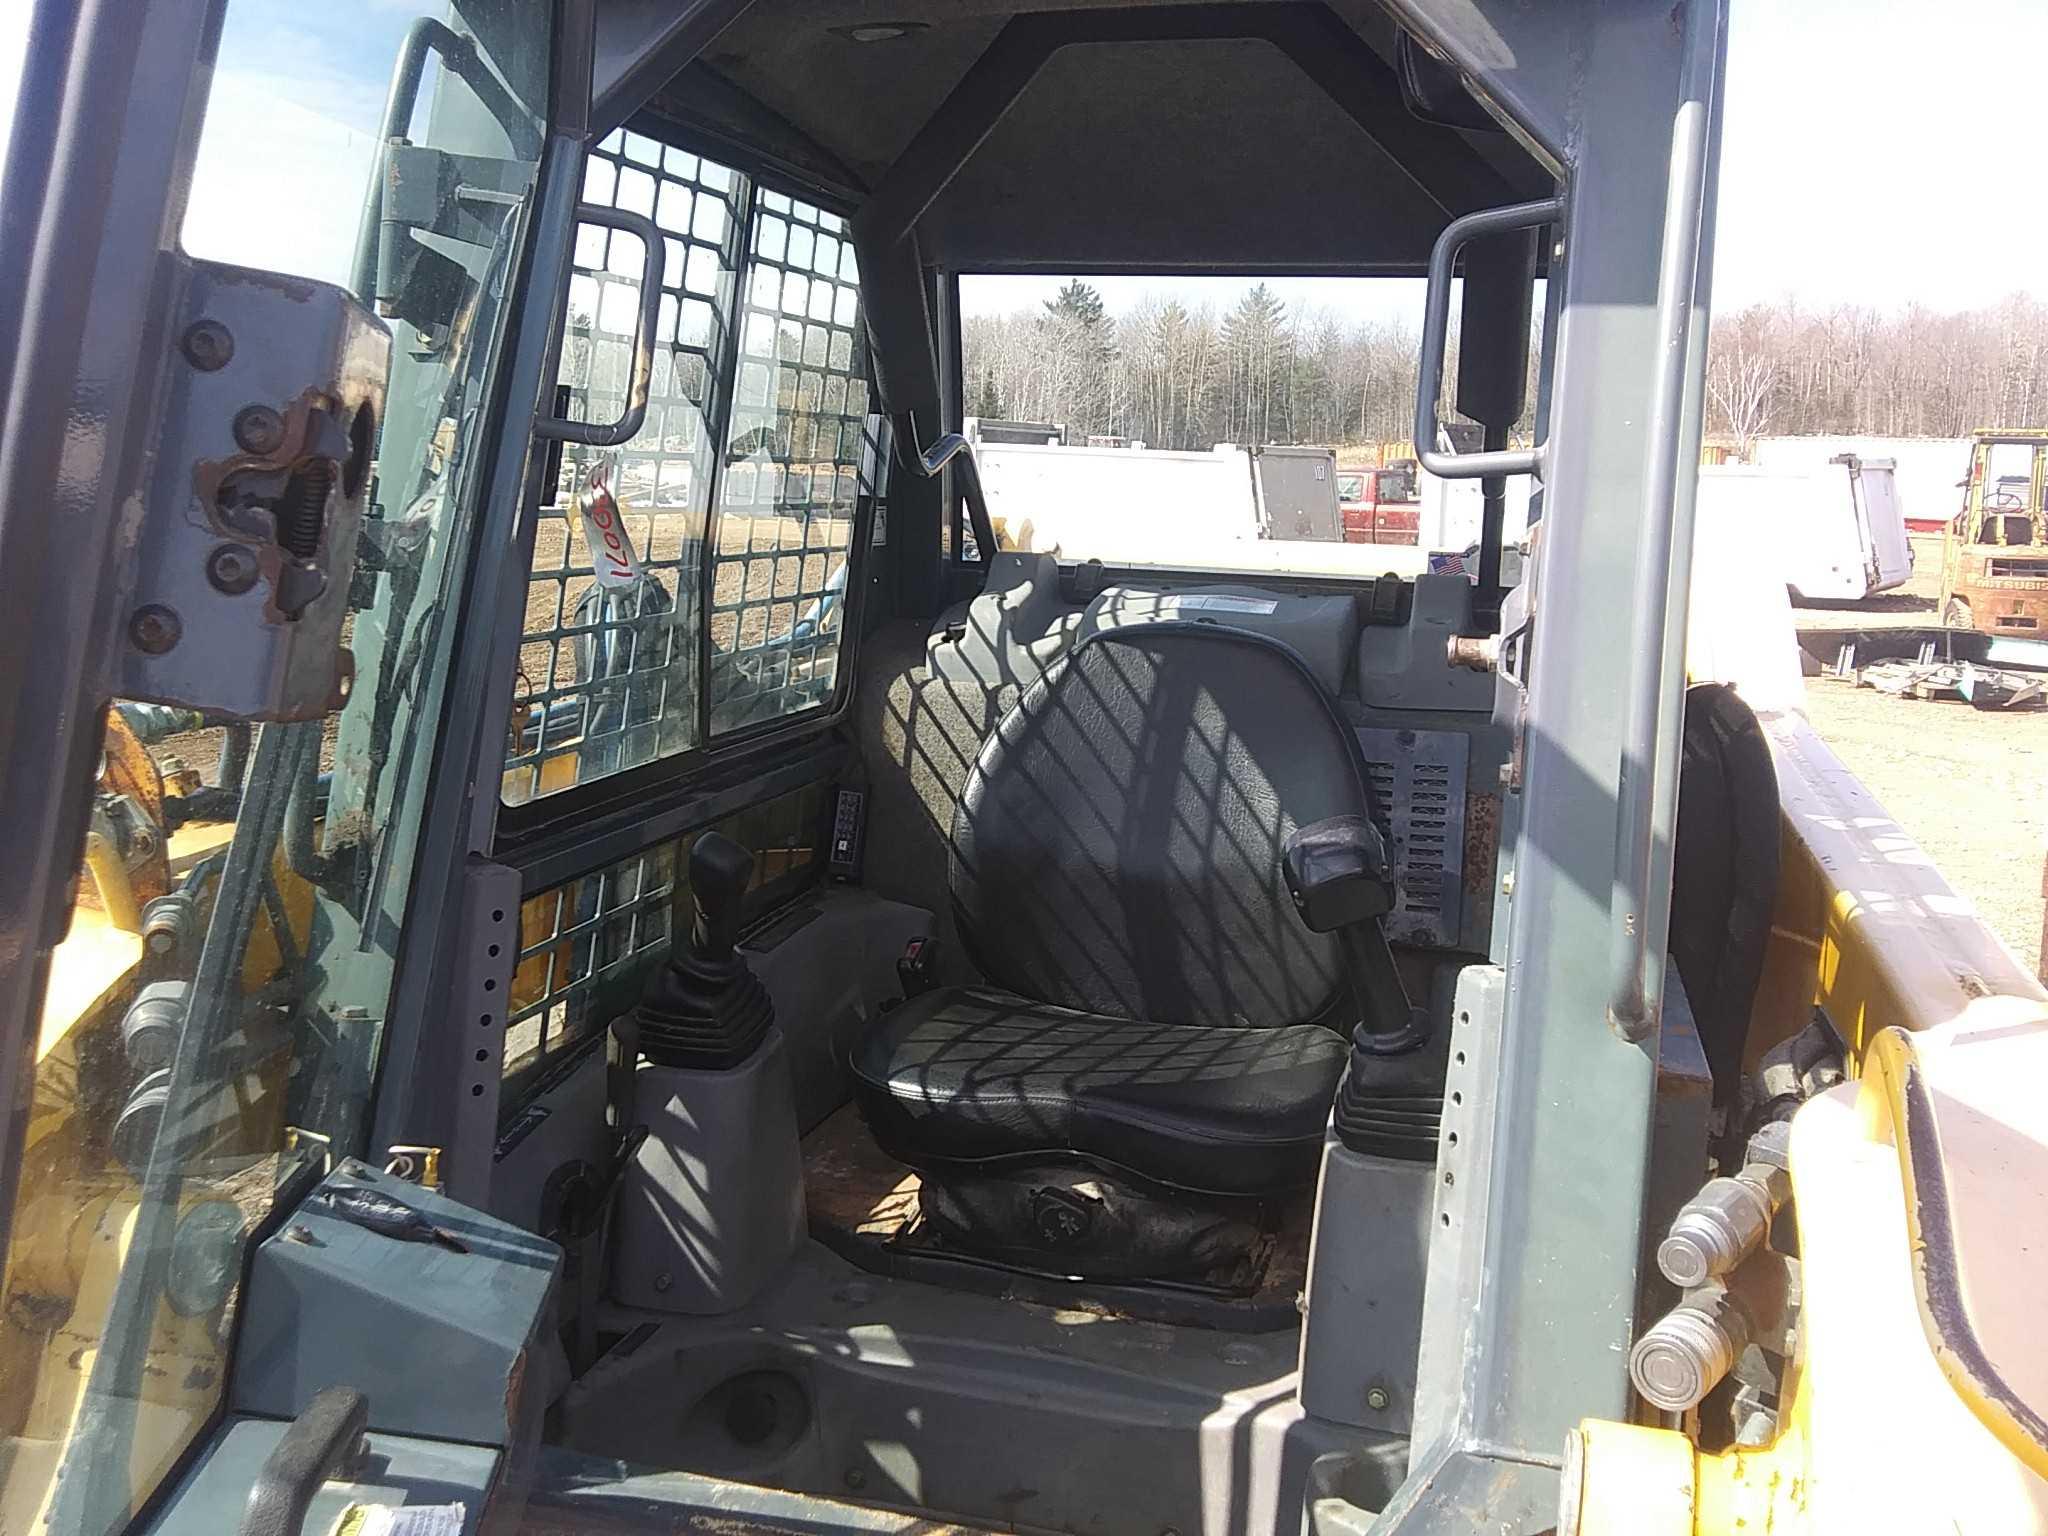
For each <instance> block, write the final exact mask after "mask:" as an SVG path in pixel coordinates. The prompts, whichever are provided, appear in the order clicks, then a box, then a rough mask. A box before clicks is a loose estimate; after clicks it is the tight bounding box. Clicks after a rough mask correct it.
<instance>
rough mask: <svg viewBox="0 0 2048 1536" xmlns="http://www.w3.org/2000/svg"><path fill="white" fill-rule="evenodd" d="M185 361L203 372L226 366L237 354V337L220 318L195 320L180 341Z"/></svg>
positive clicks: (211, 371) (210, 371)
mask: <svg viewBox="0 0 2048 1536" xmlns="http://www.w3.org/2000/svg"><path fill="white" fill-rule="evenodd" d="M180 346H181V348H182V350H183V351H184V353H185V361H186V362H188V363H190V364H191V365H192V366H193V367H194V368H197V369H198V370H199V371H200V372H201V373H213V372H215V371H216V370H218V369H221V368H225V367H227V365H228V360H229V359H230V358H232V357H233V356H234V355H235V338H234V336H233V334H232V333H230V332H229V330H228V328H227V327H226V326H224V325H222V324H221V323H220V322H219V321H218V320H199V321H195V322H194V323H193V324H192V326H191V328H190V329H188V330H187V331H186V332H185V337H184V340H183V341H182V342H181V343H180Z"/></svg>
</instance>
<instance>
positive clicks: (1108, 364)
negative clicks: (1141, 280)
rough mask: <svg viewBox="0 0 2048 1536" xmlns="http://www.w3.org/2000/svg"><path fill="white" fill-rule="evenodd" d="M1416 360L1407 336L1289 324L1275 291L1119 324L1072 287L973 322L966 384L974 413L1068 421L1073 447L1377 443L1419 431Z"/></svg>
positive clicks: (966, 339) (1397, 329)
mask: <svg viewBox="0 0 2048 1536" xmlns="http://www.w3.org/2000/svg"><path fill="white" fill-rule="evenodd" d="M1418 350H1419V338H1418V336H1417V333H1416V332H1415V331H1414V330H1413V329H1411V328H1409V327H1408V326H1406V325H1400V324H1380V323H1374V322H1358V321H1350V322H1347V321H1345V320H1343V319H1342V318H1340V317H1338V316H1336V315H1333V314H1330V313H1328V312H1325V311H1320V310H1305V311H1302V312H1300V313H1298V314H1290V313H1289V312H1288V309H1287V306H1286V305H1285V304H1284V303H1283V302H1282V301H1281V300H1280V299H1279V298H1278V297H1277V296H1276V295H1275V294H1274V293H1273V291H1272V290H1271V289H1269V288H1267V287H1266V286H1265V285H1264V284H1263V283H1260V284H1255V285H1253V286H1252V287H1250V288H1248V289H1247V290H1246V291H1245V293H1244V295H1243V296H1242V297H1241V298H1240V299H1239V300H1238V302H1237V303H1236V304H1235V305H1234V306H1232V307H1231V308H1230V309H1228V310H1226V311H1223V312H1222V313H1220V314H1219V313H1218V312H1217V310H1216V309H1215V307H1213V306H1211V305H1208V304H1197V305H1192V306H1190V305H1185V304H1182V303H1181V302H1180V301H1178V300H1177V299H1173V298H1162V297H1157V296H1150V297H1147V298H1145V299H1142V300H1140V301H1139V302H1138V303H1137V304H1135V305H1134V306H1132V307H1131V308H1130V309H1129V310H1128V311H1126V312H1125V313H1123V314H1121V315H1116V316H1111V315H1110V314H1108V313H1107V311H1106V310H1105V309H1104V308H1103V304H1102V300H1101V297H1100V295H1099V294H1097V293H1096V292H1095V290H1094V289H1093V288H1090V287H1089V286H1088V285H1087V284H1085V283H1081V282H1074V283H1069V284H1068V285H1067V287H1066V288H1065V289H1063V290H1062V291H1061V293H1060V296H1059V297H1058V298H1057V299H1055V300H1052V301H1050V302H1048V303H1046V304H1044V305H1043V306H1041V307H1040V308H1039V309H1038V310H1035V311H1034V310H1019V311H1017V312H1015V313H1013V314H1008V315H977V316H973V317H971V318H969V319H968V320H966V322H965V323H964V324H963V326H962V334H961V375H962V379H963V383H964V389H963V393H964V395H965V397H966V402H967V414H968V415H970V416H992V417H1002V418H1006V419H1010V420H1018V421H1043V422H1053V423H1061V424H1064V425H1065V426H1066V427H1067V429H1068V433H1069V438H1068V440H1069V441H1081V440H1083V438H1084V437H1085V436H1086V435H1109V436H1116V437H1124V438H1134V439H1139V440H1142V441H1143V442H1145V443H1147V444H1149V445H1150V446H1152V447H1154V448H1184V449H1206V448H1209V447H1211V446H1213V445H1214V444H1216V443H1224V442H1246V443H1271V442H1282V443H1284V442H1298V443H1310V442H1322V443H1337V442H1378V441H1381V440H1392V439H1398V438H1401V437H1404V436H1405V435H1406V434H1407V432H1408V430H1409V426H1410V424H1411V422H1412V420H1413V413H1414V409H1415V367H1416V355H1417V352H1418Z"/></svg>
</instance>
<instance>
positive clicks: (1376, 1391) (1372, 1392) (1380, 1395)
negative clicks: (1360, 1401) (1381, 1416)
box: [1365, 1387, 1393, 1413]
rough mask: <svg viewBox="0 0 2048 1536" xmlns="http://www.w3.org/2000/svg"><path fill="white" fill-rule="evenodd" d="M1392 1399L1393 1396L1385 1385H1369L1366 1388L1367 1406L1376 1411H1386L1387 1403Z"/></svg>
mask: <svg viewBox="0 0 2048 1536" xmlns="http://www.w3.org/2000/svg"><path fill="white" fill-rule="evenodd" d="M1392 1401H1393V1398H1391V1397H1389V1396H1388V1395H1387V1389H1386V1388H1385V1387H1367V1388H1366V1389H1365V1406H1366V1407H1368V1408H1370V1409H1371V1410H1372V1411H1373V1412H1374V1413H1385V1412H1386V1410H1387V1405H1388V1404H1389V1403H1391V1402H1392Z"/></svg>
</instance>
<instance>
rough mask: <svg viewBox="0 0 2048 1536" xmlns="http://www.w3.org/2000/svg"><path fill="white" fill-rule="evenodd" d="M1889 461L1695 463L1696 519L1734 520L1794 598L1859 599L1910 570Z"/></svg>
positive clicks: (1898, 581) (1839, 457)
mask: <svg viewBox="0 0 2048 1536" xmlns="http://www.w3.org/2000/svg"><path fill="white" fill-rule="evenodd" d="M1894 468H1895V466H1894V465H1893V462H1892V461H1891V460H1890V459H1866V458H1862V457H1859V456H1858V455H1856V454H1853V453H1839V454H1836V455H1835V456H1834V457H1832V458H1831V459H1829V460H1828V461H1827V463H1825V464H1823V465H1819V466H1816V467H1814V468H1812V469H1805V470H1783V469H1768V468H1760V467H1756V466H1753V465H1747V464H1724V465H1710V466H1707V467H1705V468H1702V469H1701V470H1700V490H1699V520H1700V521H1701V522H1702V523H1706V522H1708V521H1709V520H1713V519H1741V520H1744V521H1745V522H1746V523H1747V524H1748V526H1749V527H1750V528H1751V529H1752V530H1753V537H1754V539H1755V546H1754V547H1755V548H1756V549H1757V550H1758V552H1759V553H1760V554H1765V553H1768V554H1769V555H1771V556H1774V557H1775V558H1776V560H1777V562H1778V566H1779V571H1780V574H1781V576H1782V579H1783V581H1784V583H1785V586H1786V587H1787V588H1788V589H1789V590H1790V591H1791V593H1792V596H1793V598H1794V599H1795V600H1797V601H1804V602H1849V603H1854V602H1861V601H1862V600H1863V599H1865V598H1868V597H1874V596H1875V595H1876V594H1878V593H1880V592H1887V591H1890V590H1891V589H1892V588H1894V587H1898V586H1902V585H1904V583H1905V582H1906V581H1907V580H1908V578H1910V577H1911V576H1912V574H1913V546H1912V543H1911V541H1910V540H1908V538H1907V537H1906V521H1905V517H1904V515H1903V513H1902V511H1901V509H1900V505H1899V496H1898V488H1897V485H1896V483H1895V480H1894V475H1893V471H1894Z"/></svg>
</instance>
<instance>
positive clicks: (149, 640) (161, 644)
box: [128, 603, 185, 656]
mask: <svg viewBox="0 0 2048 1536" xmlns="http://www.w3.org/2000/svg"><path fill="white" fill-rule="evenodd" d="M184 631H185V626H184V625H183V623H181V622H180V621H179V619H178V615H177V614H176V613H175V612H174V611H173V610H171V609H169V608H166V607H165V606H164V605H163V604H162V603H144V604H143V605H142V606H141V607H140V608H138V609H136V610H135V616H134V617H133V618H131V619H130V620H129V621H128V638H129V639H130V640H132V641H133V642H134V643H135V649H137V650H138V651H141V652H143V653H144V654H146V655H150V656H161V655H163V654H164V652H166V651H168V650H170V649H171V647H173V646H174V645H176V644H177V643H178V639H179V637H180V636H181V635H182V634H183V633H184Z"/></svg>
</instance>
